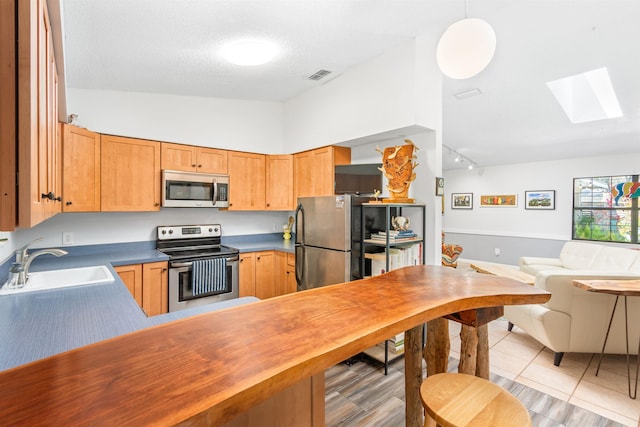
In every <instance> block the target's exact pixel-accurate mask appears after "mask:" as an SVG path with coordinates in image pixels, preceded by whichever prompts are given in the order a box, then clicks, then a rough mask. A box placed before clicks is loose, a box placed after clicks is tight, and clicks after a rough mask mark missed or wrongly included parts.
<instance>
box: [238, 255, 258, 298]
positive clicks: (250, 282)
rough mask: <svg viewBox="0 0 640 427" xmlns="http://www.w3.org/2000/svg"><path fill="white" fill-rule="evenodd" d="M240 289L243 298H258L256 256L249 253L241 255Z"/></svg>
mask: <svg viewBox="0 0 640 427" xmlns="http://www.w3.org/2000/svg"><path fill="white" fill-rule="evenodd" d="M238 270H239V271H238V274H239V276H240V277H239V289H238V292H239V294H240V296H241V297H255V296H256V254H255V253H254V252H247V253H243V254H240V267H239V269H238Z"/></svg>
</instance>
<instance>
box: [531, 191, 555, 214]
mask: <svg viewBox="0 0 640 427" xmlns="http://www.w3.org/2000/svg"><path fill="white" fill-rule="evenodd" d="M524 208H525V209H543V210H544V209H548V210H553V209H555V208H556V192H555V190H539V191H525V192H524Z"/></svg>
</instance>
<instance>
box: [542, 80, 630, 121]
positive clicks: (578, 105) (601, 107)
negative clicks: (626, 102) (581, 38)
mask: <svg viewBox="0 0 640 427" xmlns="http://www.w3.org/2000/svg"><path fill="white" fill-rule="evenodd" d="M547 86H548V87H549V89H550V90H551V93H553V96H555V97H556V99H557V100H558V102H559V103H560V105H561V106H562V108H563V109H564V112H565V113H566V114H567V116H568V117H569V120H570V121H571V123H574V124H575V123H585V122H592V121H595V120H602V119H613V118H615V117H621V116H622V110H621V109H620V104H619V103H618V98H617V97H616V93H615V91H614V90H613V85H612V84H611V80H610V79H609V72H608V71H607V68H606V67H604V68H598V69H597V70H592V71H587V72H586V73H581V74H576V75H575V76H569V77H565V78H562V79H558V80H554V81H552V82H547Z"/></svg>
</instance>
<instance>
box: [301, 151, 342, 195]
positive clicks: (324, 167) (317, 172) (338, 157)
mask: <svg viewBox="0 0 640 427" xmlns="http://www.w3.org/2000/svg"><path fill="white" fill-rule="evenodd" d="M293 159H294V191H295V195H296V199H297V198H298V197H314V196H331V195H332V194H333V193H334V191H333V189H334V173H335V172H334V167H335V165H342V164H350V163H351V149H350V148H349V147H322V148H317V149H315V150H310V151H304V152H302V153H297V154H294V157H293Z"/></svg>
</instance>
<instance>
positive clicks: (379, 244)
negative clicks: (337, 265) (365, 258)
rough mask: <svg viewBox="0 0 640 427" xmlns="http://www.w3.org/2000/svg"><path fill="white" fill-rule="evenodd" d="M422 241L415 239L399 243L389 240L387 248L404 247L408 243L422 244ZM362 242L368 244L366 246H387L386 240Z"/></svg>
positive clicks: (366, 240)
mask: <svg viewBox="0 0 640 427" xmlns="http://www.w3.org/2000/svg"><path fill="white" fill-rule="evenodd" d="M423 241H424V239H422V238H415V239H409V240H400V241H397V242H396V241H391V240H390V241H389V246H398V245H406V244H408V243H422V242H423ZM363 242H364V243H366V244H368V245H376V246H387V242H386V240H378V239H364V240H363Z"/></svg>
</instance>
